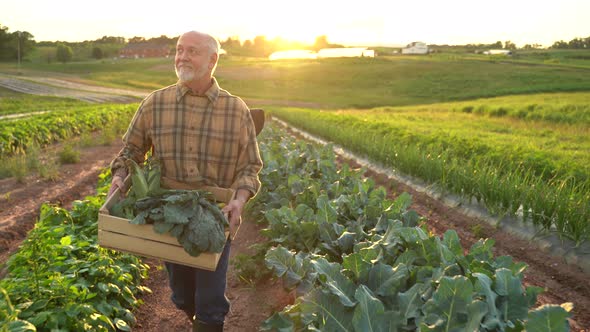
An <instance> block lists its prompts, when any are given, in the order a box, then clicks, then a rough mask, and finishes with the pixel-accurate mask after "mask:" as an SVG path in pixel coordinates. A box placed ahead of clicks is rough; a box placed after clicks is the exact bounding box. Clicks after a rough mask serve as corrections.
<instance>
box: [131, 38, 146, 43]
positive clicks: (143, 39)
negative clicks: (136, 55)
mask: <svg viewBox="0 0 590 332" xmlns="http://www.w3.org/2000/svg"><path fill="white" fill-rule="evenodd" d="M144 41H145V38H143V37H137V36H135V37H133V38H130V39H129V44H133V43H143V42H144Z"/></svg>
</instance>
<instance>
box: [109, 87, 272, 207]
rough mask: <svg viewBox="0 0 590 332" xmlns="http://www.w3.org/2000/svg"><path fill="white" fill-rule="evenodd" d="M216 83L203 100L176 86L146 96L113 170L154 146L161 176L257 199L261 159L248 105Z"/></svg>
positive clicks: (140, 157) (135, 158)
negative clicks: (223, 189)
mask: <svg viewBox="0 0 590 332" xmlns="http://www.w3.org/2000/svg"><path fill="white" fill-rule="evenodd" d="M212 80H213V85H212V86H211V88H209V90H207V92H206V93H205V95H204V96H197V95H195V94H194V93H193V92H192V90H191V89H189V88H188V87H186V86H185V85H184V84H181V83H177V84H175V85H171V86H169V87H166V88H164V89H161V90H157V91H154V92H153V93H151V94H150V95H149V96H148V97H146V98H145V99H144V100H143V101H142V103H141V105H140V106H139V108H138V110H137V112H136V113H135V115H134V117H133V120H131V124H130V125H129V128H128V129H127V132H126V133H125V135H124V136H123V143H124V147H123V149H122V150H121V152H120V153H119V155H118V156H117V157H116V158H115V159H114V160H113V161H112V163H111V169H112V171H113V172H115V171H116V169H118V168H120V167H125V159H127V158H132V159H134V160H135V161H136V162H138V163H141V162H143V160H144V159H145V154H146V153H147V151H148V150H149V149H151V148H152V146H153V155H154V157H156V158H157V159H158V160H159V161H160V164H161V166H162V177H167V178H170V179H172V180H176V181H180V182H184V183H186V184H189V185H194V186H195V187H197V186H199V185H207V186H214V187H221V188H232V189H235V190H237V189H246V190H248V191H250V192H251V193H252V195H255V194H256V193H257V192H258V189H259V188H260V180H259V179H258V172H260V169H261V168H262V160H261V158H260V153H259V151H258V143H257V141H256V132H255V129H254V123H253V121H252V118H251V116H250V112H249V109H248V106H246V104H245V103H244V102H243V101H242V100H241V99H240V98H239V97H236V96H233V95H231V94H230V93H229V92H227V91H225V90H223V89H221V88H220V87H219V85H218V84H217V81H216V80H215V78H213V79H212Z"/></svg>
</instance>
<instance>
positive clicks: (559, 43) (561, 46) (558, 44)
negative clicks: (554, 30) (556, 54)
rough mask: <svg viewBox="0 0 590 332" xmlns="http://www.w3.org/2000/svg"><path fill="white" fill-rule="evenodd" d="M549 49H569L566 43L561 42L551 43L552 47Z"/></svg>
mask: <svg viewBox="0 0 590 332" xmlns="http://www.w3.org/2000/svg"><path fill="white" fill-rule="evenodd" d="M551 48H559V49H562V48H569V45H568V43H566V42H564V41H563V40H560V41H556V42H555V43H553V45H551Z"/></svg>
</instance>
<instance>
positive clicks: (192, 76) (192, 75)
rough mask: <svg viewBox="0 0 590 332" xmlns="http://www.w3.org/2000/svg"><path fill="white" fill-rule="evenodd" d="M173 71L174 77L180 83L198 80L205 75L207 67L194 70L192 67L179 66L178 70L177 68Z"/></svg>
mask: <svg viewBox="0 0 590 332" xmlns="http://www.w3.org/2000/svg"><path fill="white" fill-rule="evenodd" d="M175 69H176V76H177V77H178V79H179V80H180V81H181V82H182V83H187V82H191V81H193V80H198V79H201V78H203V77H204V76H205V75H207V67H203V68H199V69H194V68H192V67H186V66H181V67H180V68H178V67H177V68H175Z"/></svg>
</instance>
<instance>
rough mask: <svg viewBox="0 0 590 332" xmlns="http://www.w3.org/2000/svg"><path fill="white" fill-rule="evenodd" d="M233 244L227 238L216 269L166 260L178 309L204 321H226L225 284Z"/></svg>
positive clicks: (173, 296) (227, 304) (227, 302)
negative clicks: (204, 268) (205, 268)
mask: <svg viewBox="0 0 590 332" xmlns="http://www.w3.org/2000/svg"><path fill="white" fill-rule="evenodd" d="M230 247H231V241H230V240H228V241H227V243H226V244H225V248H224V249H223V253H222V254H221V257H220V258H219V263H217V269H216V270H215V271H208V270H203V269H198V268H194V267H190V266H185V265H179V264H174V263H169V262H165V265H166V270H168V279H169V281H170V288H171V290H172V296H171V299H172V302H174V304H175V305H176V307H177V308H178V309H181V310H184V311H185V312H186V313H187V314H189V315H190V316H192V315H193V314H194V315H195V316H196V319H198V320H200V321H201V322H203V323H207V324H223V322H224V321H225V315H227V313H228V312H229V300H228V298H227V297H226V296H225V286H226V274H227V267H228V263H229V251H230Z"/></svg>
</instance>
